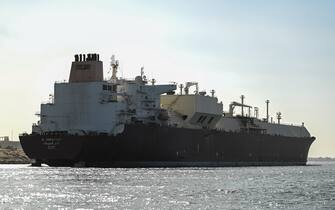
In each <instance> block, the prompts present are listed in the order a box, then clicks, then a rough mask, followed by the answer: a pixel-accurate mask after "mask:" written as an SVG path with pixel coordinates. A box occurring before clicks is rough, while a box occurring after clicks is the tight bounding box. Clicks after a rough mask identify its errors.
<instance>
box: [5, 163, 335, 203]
mask: <svg viewBox="0 0 335 210" xmlns="http://www.w3.org/2000/svg"><path fill="white" fill-rule="evenodd" d="M59 208H60V209H335V162H322V161H320V162H310V163H309V164H308V166H289V167H226V168H150V169H148V168H143V169H142V168H134V169H123V168H119V169H113V168H66V167H62V168H55V167H47V166H45V167H30V166H29V165H0V209H59Z"/></svg>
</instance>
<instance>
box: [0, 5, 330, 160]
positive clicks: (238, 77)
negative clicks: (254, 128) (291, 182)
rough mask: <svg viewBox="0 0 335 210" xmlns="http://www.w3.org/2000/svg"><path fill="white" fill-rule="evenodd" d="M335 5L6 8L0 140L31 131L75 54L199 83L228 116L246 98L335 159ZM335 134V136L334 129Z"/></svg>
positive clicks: (0, 27) (124, 69)
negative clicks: (301, 128)
mask: <svg viewBox="0 0 335 210" xmlns="http://www.w3.org/2000/svg"><path fill="white" fill-rule="evenodd" d="M334 11H335V1H326V0H319V1H314V0H310V1H309V0H301V1H298V0H288V1H284V0H281V1H267V0H262V1H252V0H248V1H247V0H245V1H237V0H231V1H224V0H218V1H210V0H203V1H196V0H192V1H191V0H189V1H186V0H185V1H181V0H179V1H172V0H164V1H158V0H155V1H154V0H152V1H149V0H148V1H140V0H137V1H125V0H119V1H110V0H108V1H107V0H106V1H97V0H94V1H71V2H70V1H60V0H58V1H53V3H51V1H37V0H36V1H13V0H8V1H6V0H1V1H0V71H1V76H0V97H1V99H0V117H1V120H0V136H3V135H9V136H11V133H13V138H14V140H17V139H18V137H17V136H18V134H19V133H22V132H24V131H27V132H30V131H31V124H32V123H33V122H36V121H37V120H38V118H37V117H36V116H34V113H36V112H38V111H39V106H40V103H41V102H42V101H46V100H47V99H48V95H49V93H52V91H53V83H54V81H60V80H64V79H68V76H69V70H70V65H71V61H72V60H73V55H74V54H76V53H100V57H101V59H102V60H103V61H104V66H105V76H106V77H107V76H108V65H109V58H110V56H111V55H112V54H116V56H117V58H118V59H119V60H120V63H121V66H120V67H121V68H120V72H119V76H123V77H126V78H128V77H134V76H135V75H137V74H139V72H140V67H141V66H144V67H145V73H146V75H147V77H149V78H155V79H156V80H157V81H158V82H159V83H166V82H170V81H175V82H186V81H198V82H199V83H200V89H201V90H207V91H208V92H209V90H211V89H215V90H216V95H217V96H218V97H219V99H220V100H222V101H223V104H224V108H225V110H228V105H229V103H230V102H231V101H233V100H240V99H239V96H240V95H241V94H244V95H245V96H246V99H245V100H246V103H248V104H251V105H253V106H259V107H260V114H261V116H262V117H264V116H265V102H264V101H265V100H266V99H269V100H270V101H271V103H270V113H271V115H272V116H273V117H275V113H276V112H278V111H281V112H282V114H283V122H285V123H294V124H301V123H302V122H305V125H306V127H307V128H308V129H309V130H310V132H311V134H312V135H313V136H316V137H317V141H316V142H314V143H313V145H312V147H311V150H310V156H332V157H335V138H334V137H335V129H334V124H335V123H334V120H335V114H334V110H333V108H334V107H335V97H334V95H335V94H334V91H335V12H334ZM333 129H334V131H333Z"/></svg>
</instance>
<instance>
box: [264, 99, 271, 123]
mask: <svg viewBox="0 0 335 210" xmlns="http://www.w3.org/2000/svg"><path fill="white" fill-rule="evenodd" d="M265 103H266V122H269V103H270V101H269V100H266V101H265Z"/></svg>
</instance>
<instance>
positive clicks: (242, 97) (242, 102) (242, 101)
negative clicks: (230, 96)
mask: <svg viewBox="0 0 335 210" xmlns="http://www.w3.org/2000/svg"><path fill="white" fill-rule="evenodd" d="M244 98H245V96H244V95H241V104H242V105H241V109H242V117H243V116H244Z"/></svg>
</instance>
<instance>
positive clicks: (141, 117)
mask: <svg viewBox="0 0 335 210" xmlns="http://www.w3.org/2000/svg"><path fill="white" fill-rule="evenodd" d="M118 67H119V61H118V60H115V57H114V56H112V58H111V65H110V68H111V71H112V75H111V77H110V78H108V79H104V76H103V63H102V61H100V59H99V55H98V54H77V55H75V56H74V61H73V62H72V65H71V71H70V76H69V80H68V82H56V83H55V84H54V94H53V95H50V101H49V102H48V103H43V104H41V108H40V112H39V114H38V115H39V117H40V120H39V121H38V122H37V123H35V124H33V126H32V132H31V133H29V134H28V133H23V134H20V136H19V138H20V142H21V145H22V148H23V150H24V152H25V153H26V154H27V156H28V157H29V158H31V159H32V160H33V165H35V166H39V165H41V164H47V165H49V166H71V167H72V166H74V167H76V166H78V167H79V166H80V167H221V166H283V165H285V166H286V165H306V161H307V156H308V151H309V148H310V146H311V144H312V142H313V141H314V140H315V137H312V136H311V135H310V133H309V132H308V130H307V129H306V127H305V126H304V124H302V125H298V126H295V125H288V124H283V123H281V122H280V120H281V118H282V116H281V113H280V112H278V113H277V118H276V122H274V121H273V119H272V118H271V120H270V117H269V100H267V101H266V105H267V106H266V107H267V109H266V110H267V114H266V117H265V118H259V116H258V115H259V109H258V108H257V107H253V106H250V105H247V104H246V103H245V97H244V96H243V95H242V96H241V101H240V102H236V101H235V102H232V103H230V104H229V110H227V111H224V110H223V104H222V102H219V100H218V98H217V97H216V96H215V91H214V90H211V91H210V92H209V94H207V93H206V91H199V87H198V83H197V82H186V83H185V84H179V85H177V84H176V83H171V84H156V81H155V80H154V79H152V80H148V79H147V78H146V76H145V75H144V71H143V68H141V71H140V75H139V76H136V77H135V79H124V78H120V77H118V76H117V72H118ZM191 89H192V90H193V91H191ZM236 108H238V113H236V110H237V109H236ZM235 109H236V110H235Z"/></svg>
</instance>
